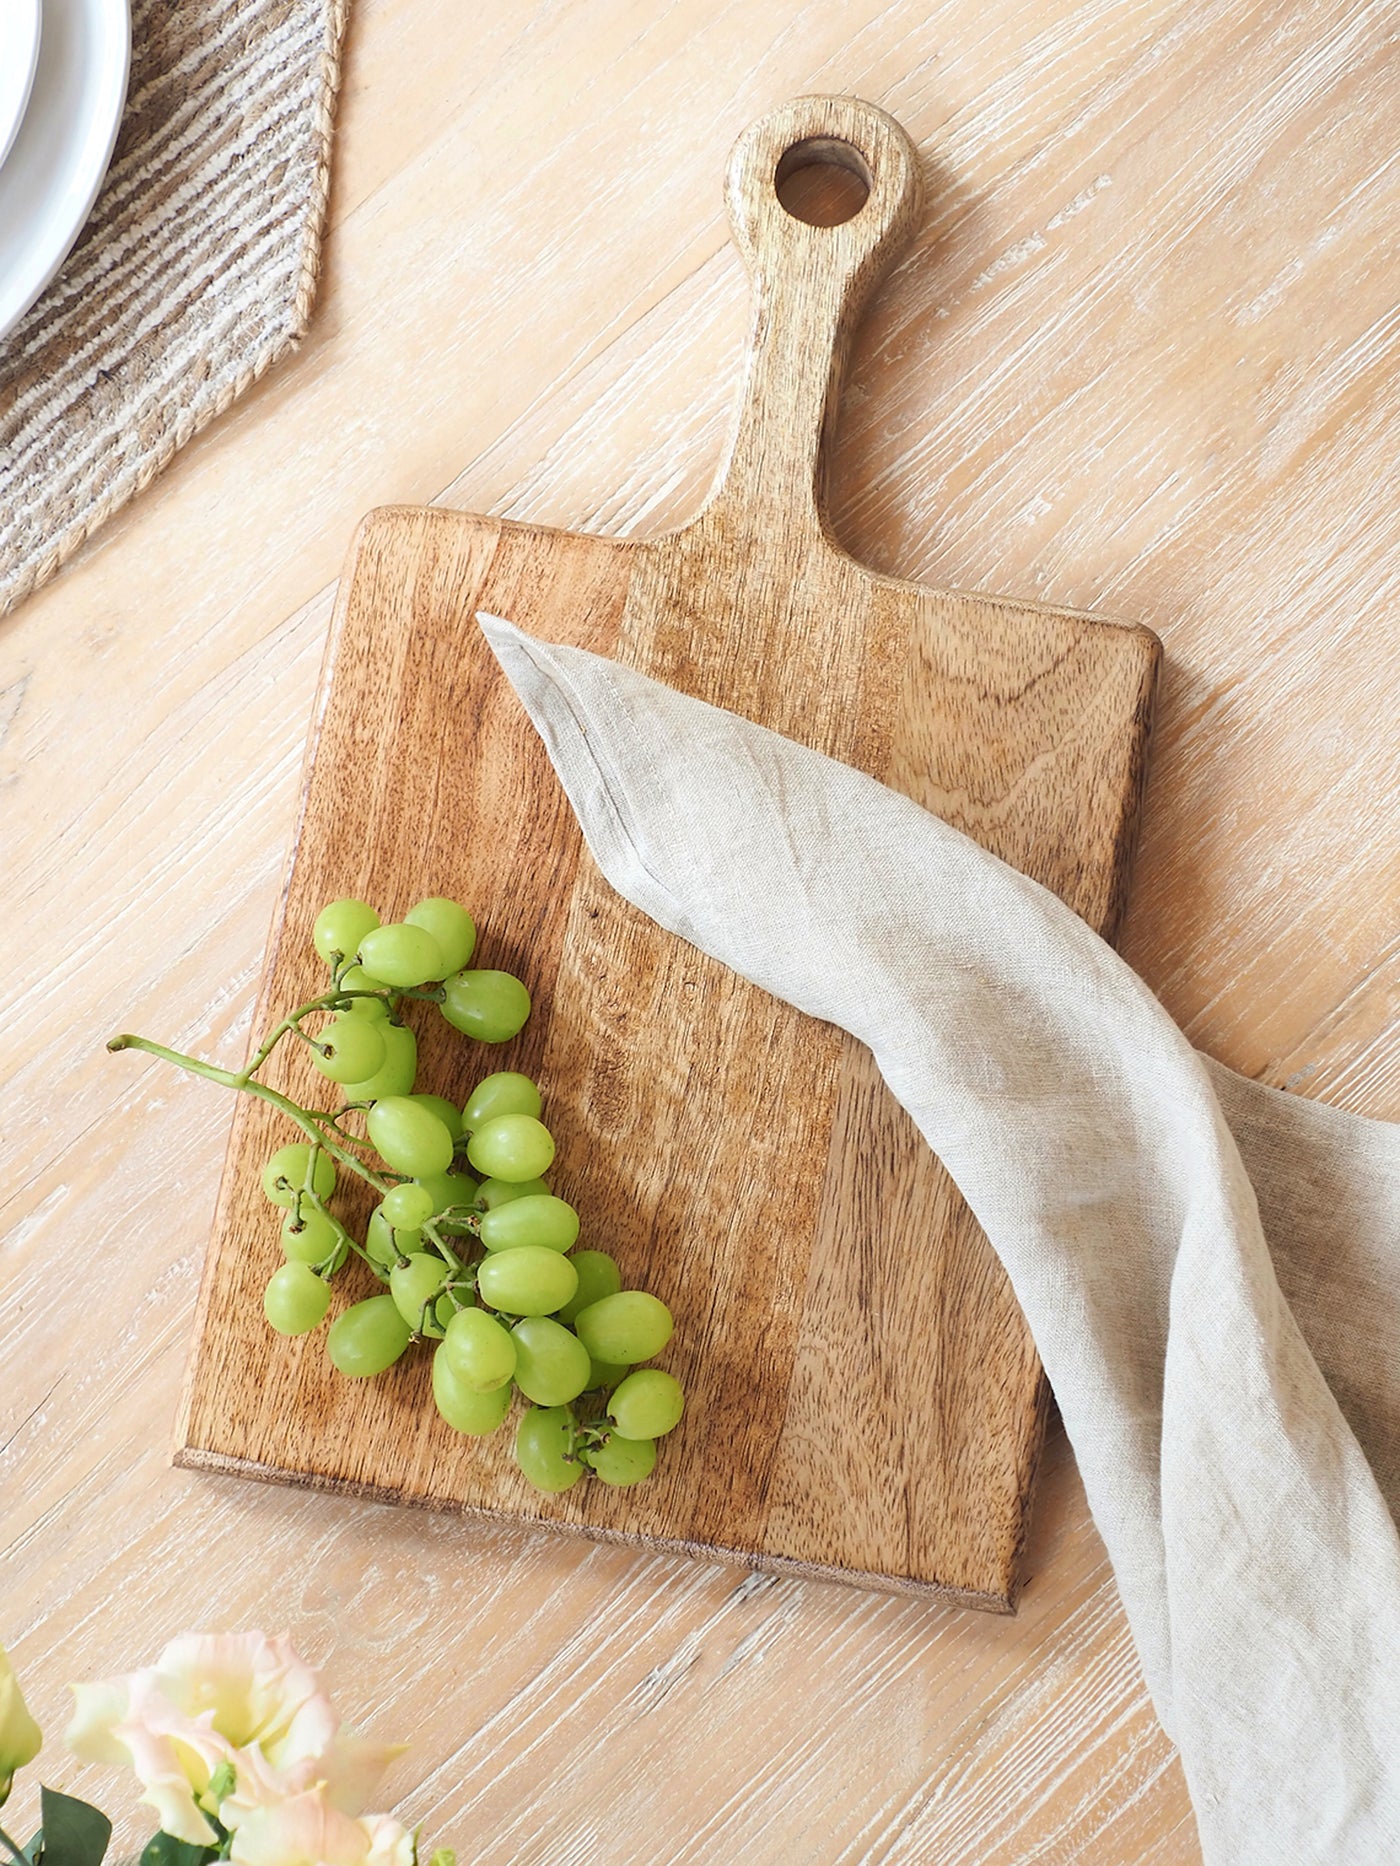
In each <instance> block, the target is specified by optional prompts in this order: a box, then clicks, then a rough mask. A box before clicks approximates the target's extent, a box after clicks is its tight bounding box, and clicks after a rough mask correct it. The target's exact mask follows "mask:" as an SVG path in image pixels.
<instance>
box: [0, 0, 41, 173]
mask: <svg viewBox="0 0 1400 1866" xmlns="http://www.w3.org/2000/svg"><path fill="white" fill-rule="evenodd" d="M0 51H2V52H3V57H0V162H3V161H4V160H5V157H6V156H7V155H8V154H9V152H10V144H11V143H12V142H13V141H14V140H15V131H16V130H17V129H18V128H19V124H20V118H21V117H22V116H23V115H24V106H25V105H26V104H27V103H28V102H29V87H30V85H31V84H33V82H34V67H35V65H36V64H37V63H38V62H39V0H0Z"/></svg>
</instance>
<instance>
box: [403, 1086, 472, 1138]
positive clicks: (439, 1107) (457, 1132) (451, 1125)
mask: <svg viewBox="0 0 1400 1866" xmlns="http://www.w3.org/2000/svg"><path fill="white" fill-rule="evenodd" d="M413 1099H414V1100H415V1101H416V1102H417V1103H418V1104H419V1106H420V1107H423V1108H428V1109H430V1110H431V1111H432V1113H434V1114H435V1115H436V1116H437V1118H438V1120H439V1121H441V1122H442V1124H443V1126H444V1127H445V1128H446V1129H447V1131H448V1133H449V1134H450V1135H451V1136H452V1138H453V1140H460V1139H461V1138H462V1111H461V1109H460V1108H459V1107H458V1106H457V1104H456V1102H455V1101H449V1100H448V1099H447V1097H446V1096H445V1095H415V1096H414V1097H413Z"/></svg>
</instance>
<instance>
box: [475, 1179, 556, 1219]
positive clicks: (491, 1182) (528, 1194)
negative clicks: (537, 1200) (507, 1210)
mask: <svg viewBox="0 0 1400 1866" xmlns="http://www.w3.org/2000/svg"><path fill="white" fill-rule="evenodd" d="M548 1191H549V1187H548V1186H547V1185H546V1184H545V1182H544V1181H543V1180H542V1179H522V1180H521V1182H520V1184H519V1185H518V1186H513V1185H512V1184H511V1183H510V1181H509V1180H508V1179H483V1180H482V1182H481V1184H480V1185H479V1186H478V1187H477V1191H476V1202H477V1204H478V1206H479V1207H480V1208H481V1210H482V1211H483V1212H494V1211H495V1209H496V1207H497V1206H498V1205H509V1204H510V1202H511V1200H512V1199H528V1198H532V1197H533V1196H534V1195H535V1194H536V1193H541V1192H548Z"/></svg>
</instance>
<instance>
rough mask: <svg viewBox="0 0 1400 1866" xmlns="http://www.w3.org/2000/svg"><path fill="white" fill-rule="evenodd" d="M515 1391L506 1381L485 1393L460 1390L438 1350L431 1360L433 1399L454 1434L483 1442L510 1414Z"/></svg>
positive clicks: (465, 1388)
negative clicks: (465, 1435)
mask: <svg viewBox="0 0 1400 1866" xmlns="http://www.w3.org/2000/svg"><path fill="white" fill-rule="evenodd" d="M514 1397H515V1389H514V1388H513V1387H512V1386H511V1384H510V1382H509V1380H507V1381H506V1383H505V1385H504V1386H501V1387H493V1388H492V1389H491V1391H490V1392H489V1393H476V1392H473V1390H472V1389H471V1388H470V1387H468V1386H464V1385H463V1383H462V1382H461V1380H459V1379H458V1377H457V1375H456V1374H455V1373H454V1372H453V1371H452V1366H451V1363H450V1362H449V1361H448V1359H447V1356H446V1355H445V1354H444V1353H443V1351H442V1349H441V1348H439V1349H438V1351H437V1353H436V1354H435V1355H434V1356H433V1398H434V1400H435V1401H436V1402H437V1409H438V1411H439V1412H440V1413H441V1414H442V1416H443V1418H444V1419H446V1421H447V1423H448V1424H449V1425H450V1426H452V1427H453V1429H454V1430H455V1431H458V1432H469V1433H470V1434H471V1436H472V1437H473V1438H484V1437H485V1436H486V1434H487V1433H488V1432H494V1431H495V1429H496V1427H497V1426H498V1425H500V1424H501V1422H502V1421H503V1420H504V1418H505V1416H506V1414H507V1413H508V1412H509V1411H510V1403H511V1400H512V1399H513V1398H514Z"/></svg>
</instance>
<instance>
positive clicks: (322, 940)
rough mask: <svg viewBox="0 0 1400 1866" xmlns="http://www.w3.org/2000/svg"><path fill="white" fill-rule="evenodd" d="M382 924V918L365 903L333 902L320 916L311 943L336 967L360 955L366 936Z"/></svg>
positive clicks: (312, 930) (326, 960)
mask: <svg viewBox="0 0 1400 1866" xmlns="http://www.w3.org/2000/svg"><path fill="white" fill-rule="evenodd" d="M378 925H379V915H378V914H377V913H376V912H375V911H374V909H373V908H372V907H368V906H366V904H365V903H364V902H363V901H332V902H331V904H330V906H329V907H323V908H322V909H321V911H320V913H318V914H317V916H316V921H315V924H314V925H313V927H312V929H311V943H312V945H313V946H315V948H316V950H317V952H318V953H320V955H321V957H322V958H323V959H324V960H325V962H326V964H327V965H334V964H335V962H336V960H337V959H348V958H349V957H350V954H351V953H352V952H358V951H359V949H360V941H361V940H362V939H363V938H364V936H365V934H366V933H370V932H372V931H373V930H374V928H375V927H377V926H378Z"/></svg>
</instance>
